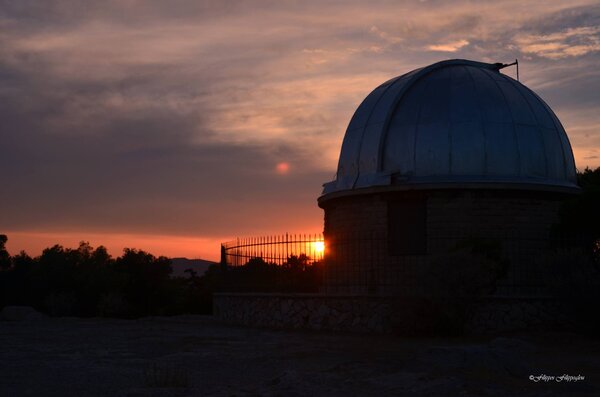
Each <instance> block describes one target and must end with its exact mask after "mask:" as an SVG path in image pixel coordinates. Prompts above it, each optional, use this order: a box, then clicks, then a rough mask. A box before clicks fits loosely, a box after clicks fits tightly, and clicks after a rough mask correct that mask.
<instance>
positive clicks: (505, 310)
mask: <svg viewBox="0 0 600 397" xmlns="http://www.w3.org/2000/svg"><path fill="white" fill-rule="evenodd" d="M213 309H214V315H215V316H216V317H217V318H219V319H221V320H223V321H225V322H227V323H230V324H239V325H247V326H253V327H267V328H276V329H308V330H323V331H342V332H353V333H394V332H400V333H411V330H413V329H415V327H416V326H417V324H414V323H411V321H418V319H416V320H415V319H414V316H405V314H404V313H405V310H406V305H405V303H404V302H403V300H402V299H401V298H389V297H387V298H386V297H369V296H327V295H319V294H241V293H220V294H215V295H214V307H213ZM403 312H404V313H403ZM564 313H565V311H564V308H563V307H562V306H561V305H560V304H558V303H557V302H555V301H551V300H547V299H515V298H511V299H502V298H494V299H491V298H490V299H488V300H487V301H483V302H481V303H480V304H478V305H477V306H473V308H472V310H470V315H469V318H468V320H467V322H466V332H467V333H472V334H485V333H495V332H506V331H514V330H520V329H532V328H549V327H552V328H555V327H556V326H565V325H566V324H567V323H568V319H567V317H566V316H565V314H564ZM411 317H412V318H413V319H412V320H411V319H410V318H411Z"/></svg>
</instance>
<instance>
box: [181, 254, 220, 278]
mask: <svg viewBox="0 0 600 397" xmlns="http://www.w3.org/2000/svg"><path fill="white" fill-rule="evenodd" d="M171 262H172V263H173V274H172V275H171V276H172V277H189V273H185V269H193V270H194V271H195V272H196V273H198V276H202V275H203V274H204V272H206V270H207V269H208V267H209V266H210V265H216V264H217V262H213V261H207V260H204V259H188V258H171Z"/></svg>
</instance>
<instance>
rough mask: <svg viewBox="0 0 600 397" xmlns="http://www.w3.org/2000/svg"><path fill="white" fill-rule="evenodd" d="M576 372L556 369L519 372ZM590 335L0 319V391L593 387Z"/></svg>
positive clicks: (595, 351)
mask: <svg viewBox="0 0 600 397" xmlns="http://www.w3.org/2000/svg"><path fill="white" fill-rule="evenodd" d="M563 374H568V375H572V376H577V375H582V376H585V379H583V380H579V381H567V380H565V379H563V380H562V381H560V382H559V381H558V380H559V378H555V379H554V380H548V381H544V380H540V381H538V382H534V381H532V380H530V375H535V376H539V375H548V376H561V375H563ZM599 379H600V343H599V342H598V341H597V340H592V339H588V338H584V337H580V336H576V335H572V334H564V333H556V334H544V335H537V334H536V335H510V336H504V337H490V338H481V339H469V340H467V339H439V338H414V339H411V338H400V337H391V336H386V337H381V336H379V337H378V336H355V335H331V334H317V333H303V332H279V331H268V330H259V329H248V328H243V327H234V326H227V325H223V324H220V323H219V322H218V321H216V320H215V319H213V318H211V317H206V316H178V317H170V318H166V317H161V318H145V319H141V320H114V319H100V318H95V319H76V318H54V319H48V318H41V319H27V320H21V321H1V322H0V396H61V397H62V396H318V395H325V396H388V395H400V396H404V395H407V396H408V395H410V396H429V395H435V396H445V395H448V396H565V395H569V396H598V395H600V385H599V384H598V380H599Z"/></svg>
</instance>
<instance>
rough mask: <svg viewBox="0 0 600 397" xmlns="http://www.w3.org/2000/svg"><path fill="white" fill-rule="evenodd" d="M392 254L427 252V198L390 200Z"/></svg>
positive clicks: (390, 251)
mask: <svg viewBox="0 0 600 397" xmlns="http://www.w3.org/2000/svg"><path fill="white" fill-rule="evenodd" d="M388 250H389V253H390V255H424V254H426V253H427V199H426V198H425V197H409V198H401V199H392V200H390V201H389V202H388Z"/></svg>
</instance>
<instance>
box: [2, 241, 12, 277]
mask: <svg viewBox="0 0 600 397" xmlns="http://www.w3.org/2000/svg"><path fill="white" fill-rule="evenodd" d="M7 241H8V237H6V235H5V234H0V270H6V269H8V268H9V267H10V263H11V261H10V255H9V254H8V251H6V247H5V245H6V242H7Z"/></svg>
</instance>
